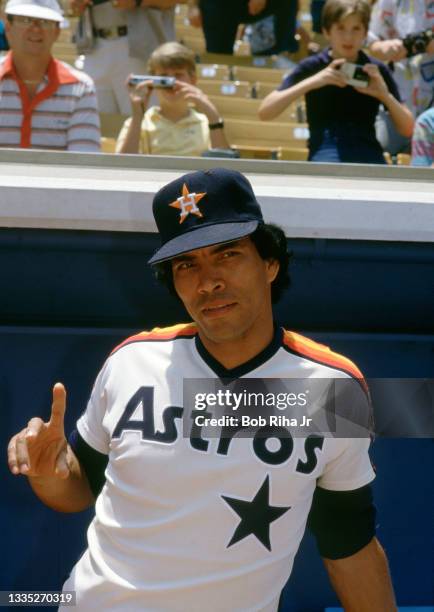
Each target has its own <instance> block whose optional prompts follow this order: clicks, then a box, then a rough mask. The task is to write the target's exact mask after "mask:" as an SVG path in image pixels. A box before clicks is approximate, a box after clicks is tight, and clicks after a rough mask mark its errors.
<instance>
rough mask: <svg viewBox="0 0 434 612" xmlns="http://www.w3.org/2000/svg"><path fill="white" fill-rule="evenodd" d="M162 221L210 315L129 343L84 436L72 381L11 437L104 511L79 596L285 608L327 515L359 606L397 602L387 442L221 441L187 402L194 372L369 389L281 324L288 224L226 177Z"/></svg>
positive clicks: (158, 215)
mask: <svg viewBox="0 0 434 612" xmlns="http://www.w3.org/2000/svg"><path fill="white" fill-rule="evenodd" d="M154 215H155V219H156V223H157V226H158V229H159V232H160V235H161V240H162V245H161V248H160V249H159V250H158V251H157V252H156V253H155V254H154V256H153V257H152V258H151V260H150V263H151V264H152V265H153V266H155V267H156V271H157V276H158V278H159V279H160V280H162V281H163V282H164V283H166V284H167V285H168V287H169V289H170V290H171V291H174V292H175V293H176V295H177V296H178V297H179V298H180V299H181V300H182V302H183V303H184V305H185V308H186V310H187V311H188V313H189V315H190V317H191V319H192V322H190V323H187V324H179V325H174V326H173V327H169V328H162V329H161V328H157V329H154V330H152V331H150V332H143V333H140V334H137V335H135V336H133V337H131V338H129V339H128V340H126V341H125V342H123V343H122V344H121V345H120V346H118V347H117V348H115V349H114V350H113V352H112V353H111V355H110V356H109V357H108V359H107V361H106V362H105V364H104V366H103V368H102V370H101V372H100V373H99V375H98V377H97V379H96V382H95V385H94V388H93V391H92V394H91V397H90V400H89V403H88V406H87V408H86V410H85V412H84V413H83V414H82V415H81V416H80V418H79V419H78V421H77V426H76V430H75V431H74V432H73V433H72V434H71V435H70V437H69V441H67V440H66V437H65V433H64V430H63V418H64V413H65V389H64V387H63V386H62V385H61V384H56V385H55V386H54V389H53V404H52V412H51V417H50V420H49V421H48V422H46V423H45V422H43V421H42V420H41V419H39V418H34V419H31V420H30V421H29V423H28V425H27V427H25V428H24V429H23V430H22V431H21V432H20V433H18V434H17V435H15V436H14V437H13V438H12V439H11V441H10V443H9V447H8V458H9V467H10V470H11V471H12V473H13V474H17V475H18V474H23V475H25V476H27V477H28V479H29V482H30V485H31V487H32V488H33V490H34V492H35V493H36V495H37V496H38V497H39V498H40V499H41V500H42V501H43V502H44V503H45V504H47V505H48V506H50V507H51V508H54V509H56V510H59V511H63V512H74V511H79V510H82V509H85V508H87V507H89V506H90V505H93V504H95V517H94V519H93V521H92V523H91V524H90V526H89V530H88V536H87V539H88V547H87V549H86V551H85V552H84V554H83V556H82V557H81V558H80V560H79V561H78V562H77V564H76V565H75V567H74V568H73V569H72V572H71V574H70V576H69V578H68V579H67V581H66V583H65V585H64V590H65V591H76V594H77V610H79V611H80V612H81V611H91V610H92V611H95V610H104V611H139V610H140V611H142V610H144V611H161V612H163V611H164V612H172V611H173V612H175V611H177V612H186V611H189V612H194V611H197V612H199V611H201V612H202V611H204V610H207V611H211V612H217V611H218V612H222V611H228V612H235V611H244V612H247V611H248V612H252V611H261V612H272V611H273V612H275V611H276V610H277V608H278V605H279V597H280V593H281V590H282V589H283V587H284V585H285V583H286V581H287V580H288V577H289V575H290V573H291V569H292V565H293V560H294V556H295V554H296V552H297V549H298V546H299V544H300V541H301V538H302V536H303V533H304V530H305V527H306V524H307V521H308V517H309V524H310V527H311V528H312V530H313V532H314V534H315V536H316V538H317V542H318V547H319V551H320V553H321V555H322V557H323V558H324V562H325V565H326V567H327V570H328V572H329V575H330V577H331V581H332V584H333V586H334V588H335V590H336V592H337V594H338V596H339V598H340V600H341V602H342V604H343V606H344V607H345V609H346V610H351V611H357V612H373V611H374V610H375V612H393V611H394V610H396V606H395V602H394V595H393V590H392V586H391V582H390V578H389V572H388V567H387V560H386V558H385V555H384V552H383V550H382V548H381V546H380V544H379V543H378V541H377V539H376V537H375V510H374V508H373V503H372V494H371V489H370V485H369V483H370V482H371V481H372V479H373V478H374V473H373V470H372V467H371V463H370V461H369V457H368V446H369V438H368V437H357V438H337V437H327V436H323V435H319V434H315V435H308V436H305V437H297V436H293V435H291V433H290V432H289V430H288V429H284V430H283V429H282V428H278V429H276V430H274V431H273V432H272V433H271V434H270V435H268V436H267V435H266V434H265V435H264V436H262V437H259V436H258V435H257V434H255V435H253V434H252V435H251V436H243V435H240V434H241V433H242V429H240V428H239V427H236V426H235V427H233V428H232V429H229V433H228V430H226V434H227V435H226V436H224V435H223V430H224V427H222V428H217V429H216V430H215V431H216V432H217V433H216V434H215V435H214V436H213V435H209V436H208V435H206V434H207V430H205V429H203V428H202V427H201V425H198V424H197V423H195V421H194V419H193V418H192V417H193V413H192V412H191V411H190V409H191V406H190V405H189V404H190V402H189V401H187V400H186V401H185V402H184V395H183V392H184V391H185V388H184V389H183V381H184V380H187V379H188V380H189V379H195V380H196V381H198V380H199V382H200V381H203V380H204V379H210V380H211V382H212V381H214V382H216V381H217V380H219V381H226V380H231V381H234V380H236V381H237V384H238V383H239V382H240V381H241V382H242V381H243V380H244V379H289V378H291V379H292V378H303V379H312V378H313V379H324V380H329V379H331V378H336V379H338V378H339V379H345V380H352V381H356V384H357V386H358V388H359V389H363V388H364V381H363V378H362V376H361V374H360V372H359V370H358V369H357V367H356V366H355V365H354V364H353V363H352V362H351V361H349V360H348V359H346V358H345V357H343V356H341V355H338V354H336V353H334V352H332V351H331V350H330V349H328V348H327V347H325V346H322V345H320V344H317V343H316V342H313V341H311V340H309V339H307V338H304V337H302V336H300V335H299V334H296V333H294V332H290V331H287V330H284V329H282V328H280V327H278V326H276V325H275V324H274V321H273V314H272V302H275V301H276V300H278V299H279V297H280V295H281V293H282V291H283V290H284V288H285V287H286V285H287V284H288V281H289V279H288V272H287V264H288V254H287V246H286V239H285V236H284V233H283V231H282V230H280V229H279V228H277V227H276V226H271V225H267V224H265V223H264V221H263V217H262V213H261V210H260V207H259V204H258V202H257V200H256V198H255V195H254V193H253V191H252V188H251V185H250V183H249V182H248V181H247V179H246V178H245V177H244V176H243V175H241V174H240V173H238V172H234V171H232V170H225V169H215V170H209V171H205V172H203V171H199V172H194V173H190V174H186V175H184V176H182V177H180V178H178V179H176V180H174V181H173V182H171V183H169V184H168V185H166V186H165V187H163V188H162V189H161V190H160V191H159V192H158V193H157V194H156V196H155V199H154ZM198 384H199V383H198ZM363 397H364V398H365V408H364V409H365V410H366V411H367V412H368V411H369V404H368V401H367V399H366V395H365V392H364V391H363ZM214 404H215V402H214ZM189 411H190V412H189ZM205 413H206V414H205ZM209 414H212V402H211V400H209V403H208V405H207V408H206V411H205V412H203V411H202V416H203V417H205V416H206V415H209ZM186 415H188V416H187V418H185V416H186Z"/></svg>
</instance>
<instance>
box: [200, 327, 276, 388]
mask: <svg viewBox="0 0 434 612" xmlns="http://www.w3.org/2000/svg"><path fill="white" fill-rule="evenodd" d="M282 342H283V329H282V328H281V327H277V326H275V328H274V335H273V338H272V340H271V342H270V344H268V345H267V346H266V347H265V348H264V349H263V350H262V351H261V352H260V353H258V355H256V356H255V357H252V359H249V360H248V361H246V362H245V363H242V364H241V365H239V366H237V367H235V368H232V369H229V370H228V369H227V368H225V367H224V366H223V365H222V364H221V363H220V362H219V361H217V359H215V358H214V357H213V356H212V355H211V354H210V353H209V352H208V351H207V349H206V348H205V346H204V345H203V343H202V341H201V339H200V337H199V334H197V335H196V338H195V343H196V349H197V352H198V353H199V355H200V356H201V357H202V359H203V360H204V361H205V363H206V364H207V365H208V367H210V368H211V370H213V372H215V374H217V376H218V377H219V378H240V377H241V376H245V375H246V374H248V373H249V372H252V371H253V370H256V368H259V366H261V365H262V364H263V363H265V362H266V361H268V360H269V359H271V357H273V355H274V354H275V353H277V351H278V350H279V348H280V347H281V346H282Z"/></svg>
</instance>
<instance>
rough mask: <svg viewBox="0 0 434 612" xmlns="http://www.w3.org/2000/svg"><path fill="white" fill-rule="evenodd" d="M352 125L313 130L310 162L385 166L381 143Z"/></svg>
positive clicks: (310, 144)
mask: <svg viewBox="0 0 434 612" xmlns="http://www.w3.org/2000/svg"><path fill="white" fill-rule="evenodd" d="M367 136H368V137H366V134H362V133H361V132H360V130H359V129H357V127H355V126H353V125H352V124H347V125H343V126H341V128H339V129H323V130H319V131H314V130H313V131H312V130H311V137H310V143H309V148H310V154H309V161H313V162H327V163H334V164H336V163H351V164H385V163H386V161H385V159H384V156H383V152H382V150H381V147H380V145H379V143H378V142H377V141H376V140H375V137H373V136H372V135H369V134H368V135H367Z"/></svg>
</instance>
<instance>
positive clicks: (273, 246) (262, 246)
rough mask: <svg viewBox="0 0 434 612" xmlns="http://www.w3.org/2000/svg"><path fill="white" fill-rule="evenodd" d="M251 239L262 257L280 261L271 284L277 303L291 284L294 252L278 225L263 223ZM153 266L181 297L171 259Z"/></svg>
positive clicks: (165, 283)
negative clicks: (290, 273) (174, 280)
mask: <svg viewBox="0 0 434 612" xmlns="http://www.w3.org/2000/svg"><path fill="white" fill-rule="evenodd" d="M250 239H251V240H252V242H253V244H254V245H255V247H256V250H257V251H258V253H259V255H260V257H261V258H262V259H264V260H265V259H274V260H276V261H278V263H279V271H278V273H277V276H276V278H275V279H274V281H273V282H272V284H271V301H272V302H273V304H276V303H277V302H278V301H279V300H280V298H281V297H282V294H283V293H284V291H285V290H286V289H287V288H288V287H289V286H290V284H291V280H290V277H289V272H288V265H289V261H290V259H291V255H292V253H291V252H288V246H287V242H286V237H285V233H284V231H283V230H282V229H281V228H280V227H278V226H277V225H273V224H272V223H261V224H260V225H258V227H257V228H256V230H255V231H254V232H253V234H250ZM153 268H154V272H155V277H156V279H157V280H158V281H159V282H161V283H162V284H163V285H165V286H166V287H167V288H168V289H169V291H170V293H171V294H172V295H174V296H176V297H177V298H178V299H179V296H178V294H177V293H176V290H175V286H174V284H173V275H172V264H171V263H170V260H168V261H162V262H161V263H157V264H155V265H154V266H153Z"/></svg>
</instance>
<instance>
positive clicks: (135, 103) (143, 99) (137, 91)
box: [126, 75, 152, 114]
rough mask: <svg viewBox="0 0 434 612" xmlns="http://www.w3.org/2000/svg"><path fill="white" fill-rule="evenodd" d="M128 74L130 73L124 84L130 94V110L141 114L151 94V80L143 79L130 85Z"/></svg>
mask: <svg viewBox="0 0 434 612" xmlns="http://www.w3.org/2000/svg"><path fill="white" fill-rule="evenodd" d="M130 76H131V75H129V76H128V78H127V82H126V86H127V89H128V94H129V96H130V101H131V108H132V111H133V113H134V111H136V112H141V113H142V114H143V113H144V111H145V109H146V108H147V106H148V103H149V98H150V97H151V94H152V81H143V82H142V83H138V84H137V85H130V84H129V78H130Z"/></svg>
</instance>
